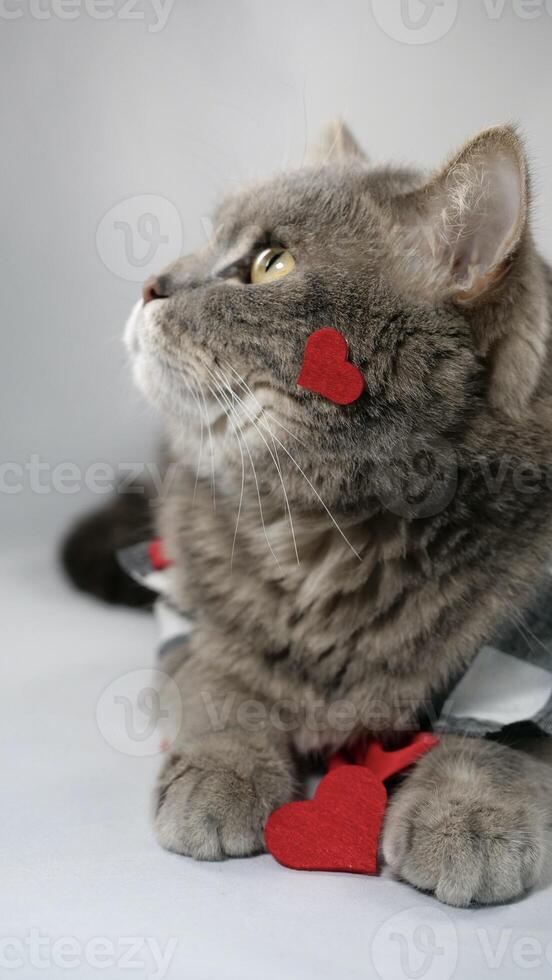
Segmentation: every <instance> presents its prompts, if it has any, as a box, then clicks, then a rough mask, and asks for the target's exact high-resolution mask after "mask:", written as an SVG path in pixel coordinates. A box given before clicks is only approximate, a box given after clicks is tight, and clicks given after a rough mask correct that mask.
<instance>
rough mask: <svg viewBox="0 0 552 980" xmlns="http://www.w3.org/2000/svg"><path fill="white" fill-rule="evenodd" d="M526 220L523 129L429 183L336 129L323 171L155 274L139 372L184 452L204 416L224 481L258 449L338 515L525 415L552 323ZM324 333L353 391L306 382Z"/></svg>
mask: <svg viewBox="0 0 552 980" xmlns="http://www.w3.org/2000/svg"><path fill="white" fill-rule="evenodd" d="M527 222H528V177H527V169H526V164H525V157H524V153H523V149H522V146H521V143H520V140H519V138H518V136H517V135H516V133H515V131H514V130H512V129H510V128H508V127H506V128H498V129H494V130H489V131H486V132H484V133H482V134H480V135H479V136H478V137H476V138H475V139H474V140H472V141H471V142H469V143H468V144H467V145H466V146H465V147H464V148H463V149H462V150H461V152H460V153H459V154H457V155H456V156H455V157H454V158H453V159H452V160H451V161H450V162H449V163H448V164H447V165H446V166H445V167H444V168H443V169H442V170H440V171H438V172H437V173H436V174H435V175H433V176H432V177H429V178H427V177H426V176H424V175H423V174H420V173H418V172H416V171H412V170H406V169H402V168H392V167H386V168H374V167H372V166H371V165H370V164H369V162H368V161H367V160H366V159H365V157H364V156H363V154H362V153H361V151H360V150H359V148H358V146H357V144H356V143H355V141H354V140H353V138H352V136H351V135H350V134H349V133H348V131H347V130H346V129H345V128H344V127H343V126H342V125H341V124H337V125H335V126H333V127H330V129H329V130H328V131H327V133H326V136H325V138H324V139H323V140H322V141H321V144H320V146H319V150H318V159H317V160H316V161H315V162H314V163H313V164H312V165H309V166H306V167H304V168H302V169H300V170H298V171H296V172H292V173H287V174H284V175H282V176H279V177H276V178H275V179H272V180H270V181H268V182H266V183H265V184H261V185H258V186H254V187H249V188H247V189H246V190H244V191H243V192H242V193H240V194H238V195H235V196H233V197H232V198H230V199H229V200H227V201H226V202H225V203H224V204H223V205H222V207H221V208H220V209H219V211H218V213H217V215H216V217H215V223H214V233H213V237H212V240H211V241H210V242H209V244H208V247H207V248H205V249H204V250H203V251H202V252H200V253H198V254H195V255H191V256H187V257H185V258H182V259H179V260H178V261H176V262H174V263H173V264H172V265H171V266H169V267H168V268H167V269H165V270H164V271H163V272H161V273H160V275H159V276H158V277H156V278H155V279H153V280H149V281H148V283H147V284H146V286H145V288H144V302H141V303H139V304H138V305H137V307H136V308H135V310H134V312H133V315H132V316H131V319H130V321H129V324H128V326H127V334H126V337H127V344H128V347H129V350H130V351H131V354H132V357H133V361H134V371H135V376H136V379H137V381H138V384H139V386H140V387H141V388H142V389H143V391H144V392H145V393H146V395H147V396H148V398H150V399H151V400H152V401H153V402H154V403H155V404H156V405H157V406H159V407H160V408H161V409H162V410H163V412H164V413H166V414H167V415H168V416H169V418H170V419H171V429H172V431H173V434H174V435H175V439H176V442H177V444H179V446H180V451H181V452H182V451H185V450H182V446H184V445H189V446H190V447H192V445H193V446H194V447H195V451H196V452H197V451H198V439H199V434H200V433H201V430H202V429H203V438H204V441H205V445H204V450H203V457H204V465H205V467H208V466H209V465H210V461H209V456H210V453H211V452H214V454H215V456H216V457H217V465H219V466H220V463H221V462H222V464H223V465H222V469H223V470H224V472H225V474H226V476H227V478H229V479H232V478H235V479H237V480H239V478H240V472H241V467H242V465H243V463H244V461H245V466H246V468H247V469H249V466H250V464H253V465H254V466H255V467H256V468H257V472H258V474H259V479H260V480H261V481H262V483H263V485H268V486H269V487H270V486H274V487H276V486H280V482H281V481H280V476H281V475H283V476H284V478H285V482H286V486H287V488H288V491H289V492H290V493H291V494H292V495H293V496H294V497H295V498H298V499H303V500H304V501H307V500H308V501H310V502H312V500H313V488H314V487H315V488H316V491H317V492H318V493H320V494H321V495H322V496H323V498H324V501H325V503H327V504H328V506H332V507H335V506H339V507H341V508H342V509H344V510H347V509H349V508H354V507H355V506H357V505H358V504H359V502H363V501H364V500H367V499H368V498H371V497H373V495H374V494H375V495H376V496H377V495H380V496H381V494H382V493H389V492H391V495H392V491H390V489H389V481H391V483H393V479H394V474H395V473H399V472H400V474H401V479H402V478H404V472H405V467H406V469H407V470H408V469H409V467H410V465H411V464H412V465H413V466H414V465H415V463H414V459H415V458H417V459H418V460H419V456H420V452H422V453H423V452H424V451H425V449H426V448H427V446H428V445H429V444H430V443H431V445H432V446H434V447H435V446H437V447H439V445H443V446H445V447H446V446H448V445H450V444H451V443H453V444H454V442H455V441H458V440H461V439H462V433H463V432H464V431H465V429H466V427H467V426H469V425H471V424H473V420H474V419H477V417H479V416H481V414H485V413H489V412H493V413H495V414H497V415H501V414H503V415H509V416H510V417H514V418H519V417H520V416H522V415H523V413H524V412H525V411H526V410H527V406H528V404H529V403H530V399H531V396H532V394H533V393H534V390H535V388H536V385H537V382H538V377H539V373H540V367H541V361H542V357H543V351H544V345H545V339H546V333H547V315H546V304H545V300H544V287H543V285H542V270H541V265H540V262H539V260H538V259H537V257H536V256H535V253H534V250H533V246H532V243H531V238H530V234H529V231H528V227H527ZM322 327H331V328H334V329H335V330H338V331H339V332H340V333H341V334H342V335H343V337H344V338H345V339H346V341H347V344H348V347H349V356H350V359H351V361H352V362H353V364H354V365H356V367H357V368H359V369H360V371H361V372H362V375H363V377H364V382H365V387H364V392H363V394H362V395H361V396H360V397H359V398H358V399H357V400H356V401H354V402H353V403H351V404H349V405H338V404H335V403H334V402H332V401H330V400H327V399H325V398H324V397H322V396H321V395H319V394H316V393H314V392H311V391H308V390H305V389H304V388H301V387H299V386H298V385H297V379H298V376H299V373H300V370H301V365H302V361H303V355H304V351H305V345H306V342H307V339H308V337H309V336H310V335H311V334H312V333H313V332H315V331H317V330H319V329H321V328H322ZM207 422H208V423H209V425H210V430H211V431H210V433H209V434H208V433H207V425H206V423H207ZM186 440H187V442H186ZM437 451H438V450H437ZM193 464H194V459H193V454H192V452H191V449H190V465H193ZM201 465H202V464H201V461H200V467H201ZM278 470H280V473H279V472H278Z"/></svg>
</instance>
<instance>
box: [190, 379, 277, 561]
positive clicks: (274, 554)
mask: <svg viewBox="0 0 552 980" xmlns="http://www.w3.org/2000/svg"><path fill="white" fill-rule="evenodd" d="M207 371H208V372H209V374H210V376H211V377H212V379H213V381H214V384H215V387H216V389H217V391H218V393H219V395H220V396H221V397H222V398H224V399H225V400H226V403H227V404H228V406H229V408H230V410H231V411H233V408H232V405H231V403H230V402H229V399H228V397H227V395H226V394H225V392H224V391H223V389H222V387H221V385H220V382H219V380H218V379H217V377H216V375H215V374H214V373H213V372H212V371H211V370H209V368H207ZM209 387H211V386H209ZM211 392H212V394H213V395H214V397H215V398H217V402H218V403H219V405H220V399H219V398H218V397H217V396H216V394H215V392H214V391H213V389H212V388H211ZM226 415H227V417H228V421H229V422H230V424H231V425H232V426H233V427H234V422H233V420H232V418H231V414H230V413H229V412H227V413H226ZM234 431H235V432H236V437H237V438H238V439H239V436H238V433H237V430H236V429H235V427H234ZM241 436H242V438H243V443H244V446H245V449H246V452H247V455H248V456H249V462H250V463H251V470H252V473H253V479H254V481H255V487H256V489H257V499H258V501H259V512H260V516H261V524H262V528H263V533H264V536H265V540H266V543H267V545H268V549H269V551H270V553H271V555H272V557H273V558H274V561H275V562H276V564H277V565H278V568H279V569H280V571H281V570H282V569H281V565H280V562H279V560H278V557H277V555H276V553H275V551H274V549H273V547H272V545H271V543H270V539H269V537H268V532H267V529H266V523H265V519H264V512H263V505H262V500H261V490H260V486H259V481H258V478H257V471H256V469H255V464H254V462H253V457H252V455H251V451H250V449H249V444H248V442H247V437H246V436H245V433H244V432H243V431H242V432H241Z"/></svg>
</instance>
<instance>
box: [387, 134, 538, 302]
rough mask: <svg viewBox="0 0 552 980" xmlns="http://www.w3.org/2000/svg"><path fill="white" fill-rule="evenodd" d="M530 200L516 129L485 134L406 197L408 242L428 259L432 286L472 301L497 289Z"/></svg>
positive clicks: (426, 273)
mask: <svg viewBox="0 0 552 980" xmlns="http://www.w3.org/2000/svg"><path fill="white" fill-rule="evenodd" d="M527 197H528V191H527V166H526V163H525V155H524V152H523V147H522V145H521V142H520V140H519V139H518V137H517V135H516V133H515V131H514V130H513V129H511V128H509V127H501V128H496V129H489V130H486V131H485V132H483V133H480V135H479V136H476V137H475V139H473V140H471V141H470V142H469V143H468V144H467V145H466V146H465V147H464V148H463V149H462V150H461V151H460V153H458V154H457V155H456V156H455V157H453V159H452V160H451V161H450V162H449V163H448V164H447V165H446V166H445V167H444V168H443V169H442V170H441V171H439V172H438V173H437V174H436V175H435V176H434V177H433V178H432V179H431V180H430V181H429V183H427V184H426V185H425V186H424V187H422V188H420V189H419V190H417V191H414V192H413V193H411V194H409V195H406V196H405V198H404V201H403V204H404V220H405V224H406V228H407V240H408V242H409V246H410V247H411V248H414V249H416V251H417V252H418V255H417V261H418V262H419V261H420V259H422V260H423V262H424V275H425V276H426V277H427V279H428V282H427V286H428V288H430V289H432V290H433V291H434V293H436V294H437V295H439V294H442V295H443V296H445V295H446V296H448V297H451V298H453V299H456V300H458V301H459V302H470V301H473V300H476V299H477V298H478V297H480V296H482V295H483V294H484V293H485V292H486V290H487V289H489V288H490V287H491V286H493V284H495V283H496V282H497V281H498V279H500V278H501V277H502V275H503V274H504V273H505V271H506V269H507V264H508V259H509V257H510V256H511V255H512V253H513V252H514V251H515V249H516V247H517V246H518V244H519V242H520V239H521V237H522V234H523V231H524V228H525V225H526V222H527ZM401 223H402V222H401Z"/></svg>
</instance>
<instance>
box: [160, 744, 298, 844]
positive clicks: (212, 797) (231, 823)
mask: <svg viewBox="0 0 552 980" xmlns="http://www.w3.org/2000/svg"><path fill="white" fill-rule="evenodd" d="M292 796H293V777H292V774H291V772H290V768H289V765H288V764H287V763H286V762H285V761H284V760H282V759H280V758H279V757H278V756H277V755H276V753H274V754H273V753H271V752H267V753H262V754H260V755H257V754H256V753H254V752H253V753H250V754H249V753H248V752H247V749H246V748H241V747H240V748H238V749H236V746H231V749H230V750H229V749H228V747H226V748H225V751H224V753H222V752H221V753H218V752H217V751H212V750H210V749H209V748H202V747H201V745H198V746H196V747H192V748H191V749H187V750H186V751H183V752H178V753H176V752H175V753H172V754H171V756H170V758H169V759H168V761H167V763H166V765H165V767H164V768H163V770H162V772H161V775H160V778H159V783H158V786H157V790H156V815H155V833H156V836H157V840H158V841H159V843H160V844H161V845H162V847H164V848H166V849H167V850H169V851H176V852H177V853H178V854H186V855H188V856H190V857H194V858H196V859H198V860H203V861H218V860H222V859H223V858H225V857H245V856H247V855H249V854H258V853H259V852H261V851H264V850H265V844H264V826H265V823H266V821H267V819H268V817H269V815H270V814H271V813H272V811H273V810H275V809H276V808H277V807H279V806H281V805H282V804H283V803H286V802H288V801H289V800H290V799H291V798H292Z"/></svg>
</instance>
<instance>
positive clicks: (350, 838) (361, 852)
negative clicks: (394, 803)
mask: <svg viewBox="0 0 552 980" xmlns="http://www.w3.org/2000/svg"><path fill="white" fill-rule="evenodd" d="M386 802H387V793H386V792H385V786H384V785H383V783H382V782H381V780H379V779H378V778H377V777H376V776H374V774H373V772H371V771H370V770H369V769H365V768H364V767H363V766H341V767H340V768H339V769H335V770H334V771H333V772H330V773H328V775H327V776H324V779H322V780H321V782H320V783H319V785H318V789H317V790H316V794H315V797H314V799H313V800H305V801H304V802H300V803H286V805H285V806H281V807H280V808H279V809H278V810H275V811H274V813H272V814H271V815H270V817H269V818H268V821H267V824H266V827H265V840H266V846H267V848H268V850H269V851H270V853H271V854H272V855H273V857H275V858H276V860H277V861H279V862H280V864H284V865H285V866H286V868H295V869H297V870H299V871H354V872H356V873H357V874H365V875H373V874H377V870H378V867H377V858H378V842H379V836H380V830H381V825H382V822H383V815H384V813H385V805H386Z"/></svg>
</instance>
